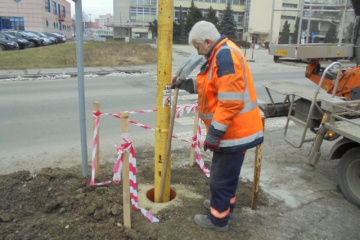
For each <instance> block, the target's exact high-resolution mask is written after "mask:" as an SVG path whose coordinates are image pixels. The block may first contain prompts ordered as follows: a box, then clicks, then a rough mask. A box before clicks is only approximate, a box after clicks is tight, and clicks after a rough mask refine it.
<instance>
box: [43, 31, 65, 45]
mask: <svg viewBox="0 0 360 240" xmlns="http://www.w3.org/2000/svg"><path fill="white" fill-rule="evenodd" d="M43 34H45V35H46V36H48V37H54V38H56V41H57V43H64V42H66V38H64V37H63V36H62V35H59V34H54V33H48V32H44V33H43Z"/></svg>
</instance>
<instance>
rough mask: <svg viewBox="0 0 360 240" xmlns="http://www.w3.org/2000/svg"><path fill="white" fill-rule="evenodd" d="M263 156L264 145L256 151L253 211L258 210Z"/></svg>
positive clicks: (257, 147) (263, 118)
mask: <svg viewBox="0 0 360 240" xmlns="http://www.w3.org/2000/svg"><path fill="white" fill-rule="evenodd" d="M261 120H262V124H263V128H264V130H265V117H264V116H261ZM262 156H263V143H262V144H260V145H257V146H256V149H255V164H254V183H253V193H252V200H251V209H252V210H256V207H257V201H258V194H259V187H260V174H261V162H262Z"/></svg>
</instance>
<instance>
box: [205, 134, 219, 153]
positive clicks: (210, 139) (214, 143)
mask: <svg viewBox="0 0 360 240" xmlns="http://www.w3.org/2000/svg"><path fill="white" fill-rule="evenodd" d="M208 149H210V150H211V151H219V150H220V138H219V137H217V136H214V135H212V134H210V133H208V134H207V135H206V138H205V142H204V151H206V150H208Z"/></svg>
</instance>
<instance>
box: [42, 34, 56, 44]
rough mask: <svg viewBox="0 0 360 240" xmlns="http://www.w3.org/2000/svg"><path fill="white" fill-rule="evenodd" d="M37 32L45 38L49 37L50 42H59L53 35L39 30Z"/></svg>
mask: <svg viewBox="0 0 360 240" xmlns="http://www.w3.org/2000/svg"><path fill="white" fill-rule="evenodd" d="M38 34H39V35H40V36H42V37H46V38H48V39H50V41H51V44H57V43H59V42H58V40H57V39H56V37H54V36H50V35H46V34H45V33H42V32H39V33H38Z"/></svg>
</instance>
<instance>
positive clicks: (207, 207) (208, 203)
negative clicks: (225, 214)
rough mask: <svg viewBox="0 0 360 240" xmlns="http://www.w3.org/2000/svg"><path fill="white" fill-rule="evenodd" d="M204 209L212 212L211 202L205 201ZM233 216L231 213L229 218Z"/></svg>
mask: <svg viewBox="0 0 360 240" xmlns="http://www.w3.org/2000/svg"><path fill="white" fill-rule="evenodd" d="M204 207H205V208H206V209H207V210H209V211H210V200H209V199H205V200H204ZM231 215H232V212H230V215H229V217H231Z"/></svg>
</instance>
